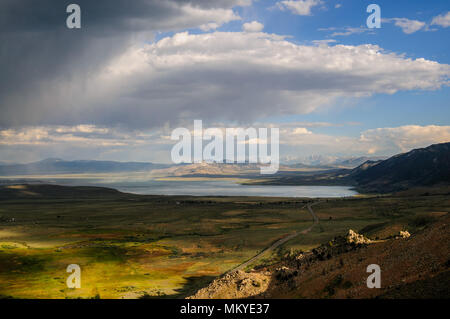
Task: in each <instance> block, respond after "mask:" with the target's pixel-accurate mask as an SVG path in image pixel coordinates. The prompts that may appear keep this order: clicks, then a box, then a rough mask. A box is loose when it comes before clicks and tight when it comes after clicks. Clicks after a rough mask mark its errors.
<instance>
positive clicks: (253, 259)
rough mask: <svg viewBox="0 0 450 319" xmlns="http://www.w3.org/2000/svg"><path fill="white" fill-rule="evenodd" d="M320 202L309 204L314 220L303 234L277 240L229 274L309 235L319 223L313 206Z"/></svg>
mask: <svg viewBox="0 0 450 319" xmlns="http://www.w3.org/2000/svg"><path fill="white" fill-rule="evenodd" d="M319 203H320V202H314V203H311V204H307V205H306V207H307V208H308V211H309V213H310V214H311V216H312V218H313V224H312V225H311V226H309V227H308V228H307V229H305V230H302V231H301V232H297V231H296V232H294V233H293V234H291V235H289V236H286V237H283V238H281V239H279V240H277V241H276V242H274V243H273V244H272V245H270V246H269V247H267V248H265V249H263V250H262V251H261V252H259V253H258V254H257V255H255V256H253V257H252V258H250V259H249V260H247V261H246V262H244V263H242V264H240V265H239V266H237V267H234V268H233V269H231V270H229V271H228V272H227V273H230V272H233V271H236V270H242V269H245V267H247V266H248V265H250V264H252V263H254V262H255V261H257V260H258V259H260V258H261V257H262V256H263V255H264V254H265V253H267V252H268V251H272V250H274V249H276V248H278V247H279V246H281V245H283V244H284V243H286V242H287V241H289V240H291V239H293V238H295V237H297V236H298V235H300V234H302V235H305V234H307V233H309V232H310V231H311V229H312V228H313V227H314V226H315V225H316V224H318V223H319V218H318V217H317V215H316V214H315V213H314V211H313V209H312V206H314V205H317V204H319ZM302 208H305V206H303V207H302Z"/></svg>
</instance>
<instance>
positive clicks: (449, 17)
mask: <svg viewBox="0 0 450 319" xmlns="http://www.w3.org/2000/svg"><path fill="white" fill-rule="evenodd" d="M431 24H432V25H439V26H441V27H444V28H447V27H450V11H448V12H447V13H443V14H440V15H438V16H436V17H434V18H433V20H432V21H431Z"/></svg>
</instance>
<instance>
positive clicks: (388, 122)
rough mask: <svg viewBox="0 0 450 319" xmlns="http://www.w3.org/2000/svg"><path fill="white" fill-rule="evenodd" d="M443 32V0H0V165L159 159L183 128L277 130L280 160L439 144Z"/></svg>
mask: <svg viewBox="0 0 450 319" xmlns="http://www.w3.org/2000/svg"><path fill="white" fill-rule="evenodd" d="M70 3H76V4H78V5H79V6H80V8H81V28H80V29H69V28H67V26H66V19H67V17H68V16H69V13H66V7H67V6H68V5H69V4H70ZM371 3H375V4H377V5H378V6H379V7H380V9H381V28H375V29H370V28H368V26H367V24H366V20H367V18H368V16H369V15H370V13H368V12H367V10H366V9H367V6H368V5H369V4H371ZM449 27H450V2H448V1H446V0H431V1H419V0H408V1H406V0H397V1H389V0H383V1H381V0H371V1H365V0H288V1H268V0H259V1H257V0H253V1H252V0H197V1H195V0H192V1H188V0H166V1H160V0H136V1H125V0H116V1H106V0H97V1H88V0H71V1H60V0H41V1H39V2H37V1H31V0H3V1H2V2H1V3H0V43H1V46H0V70H1V73H0V161H1V162H31V161H36V160H41V159H45V158H49V157H57V158H62V159H66V160H75V159H97V160H117V161H144V162H164V163H170V161H171V158H170V150H171V148H172V147H173V145H174V144H175V143H176V141H172V140H171V139H170V135H171V132H172V130H173V129H175V128H177V127H186V128H188V129H191V128H192V126H193V123H194V120H203V123H204V127H205V128H208V127H217V128H226V127H243V128H247V127H256V128H259V127H278V128H280V155H281V159H282V161H285V162H305V161H308V160H310V159H311V158H323V159H324V160H327V159H334V158H347V157H358V156H391V155H394V154H397V153H400V152H406V151H409V150H411V149H413V148H418V147H425V146H428V145H430V144H434V143H443V142H450V123H449V119H450V107H449V106H450V105H449V101H450V99H449V98H450V88H449V83H450V82H449V75H450V56H449V54H450V50H449V49H450V44H449V40H448V39H449V38H450V37H449V35H450V34H449V31H450V28H449Z"/></svg>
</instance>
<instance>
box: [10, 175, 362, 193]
mask: <svg viewBox="0 0 450 319" xmlns="http://www.w3.org/2000/svg"><path fill="white" fill-rule="evenodd" d="M9 182H10V183H21V184H22V183H44V184H56V185H64V186H100V187H109V188H114V189H117V190H119V191H121V192H125V193H132V194H140V195H191V196H266V197H348V196H355V195H357V194H358V193H357V192H356V191H354V190H352V189H351V187H349V186H293V185H289V186H281V185H241V184H239V183H237V182H236V181H233V180H223V179H221V180H196V181H192V180H176V181H175V180H171V181H170V180H155V179H147V178H145V177H144V178H142V179H140V180H139V179H136V178H130V179H128V178H123V177H120V178H98V177H96V178H90V177H87V178H86V177H78V178H71V177H60V176H51V177H50V176H40V177H34V178H31V177H29V176H26V177H21V178H17V179H15V178H11V179H9Z"/></svg>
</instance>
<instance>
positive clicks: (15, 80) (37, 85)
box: [0, 0, 243, 126]
mask: <svg viewBox="0 0 450 319" xmlns="http://www.w3.org/2000/svg"><path fill="white" fill-rule="evenodd" d="M71 3H77V4H78V5H80V7H81V10H82V28H81V29H79V30H75V29H72V30H71V29H68V28H67V27H66V19H67V16H68V14H67V13H66V7H67V6H68V5H69V4H71ZM239 3H243V1H232V0H228V1H226V0H216V1H214V0H213V1H210V0H197V1H186V0H166V1H161V0H133V1H129V0H114V1H106V0H95V1H92V0H70V1H60V0H40V1H32V0H29V1H26V0H2V1H1V2H0V70H1V73H0V126H13V125H29V124H64V122H77V120H78V119H77V117H79V116H80V115H79V114H77V112H76V111H75V110H73V114H71V112H70V110H69V111H68V113H67V116H66V117H54V118H52V116H51V115H52V110H54V111H55V112H57V110H56V109H55V108H58V107H59V106H58V105H51V104H52V103H51V102H49V103H48V104H47V105H45V106H39V107H36V106H34V105H33V100H34V97H37V96H39V97H42V96H43V95H44V96H45V94H46V89H47V88H48V86H54V85H56V84H57V83H60V82H64V81H72V80H73V79H74V78H77V81H78V82H79V83H81V85H83V81H85V80H86V79H87V78H88V77H89V76H91V75H92V74H95V72H97V71H98V70H99V69H100V68H101V67H102V66H104V64H105V63H107V62H108V61H109V60H110V59H111V58H112V57H114V56H117V55H118V54H120V53H121V52H123V51H124V50H125V49H127V48H128V47H129V45H130V44H131V43H134V42H135V41H136V39H137V38H139V39H141V40H144V39H145V40H146V41H151V40H152V39H153V35H154V32H155V31H172V30H174V31H176V30H180V29H184V28H192V27H198V26H200V25H202V24H204V23H209V22H212V21H214V18H215V17H214V14H216V18H217V12H214V11H211V15H212V17H211V18H209V17H208V12H207V11H205V10H209V9H211V10H213V9H218V8H222V9H230V8H232V6H233V5H234V4H239ZM199 10H200V11H199ZM202 10H203V11H202ZM222 22H223V21H222ZM47 100H48V101H51V97H47ZM67 103H68V105H70V104H75V103H76V101H67Z"/></svg>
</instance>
